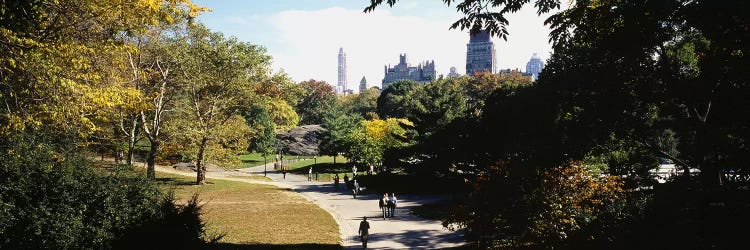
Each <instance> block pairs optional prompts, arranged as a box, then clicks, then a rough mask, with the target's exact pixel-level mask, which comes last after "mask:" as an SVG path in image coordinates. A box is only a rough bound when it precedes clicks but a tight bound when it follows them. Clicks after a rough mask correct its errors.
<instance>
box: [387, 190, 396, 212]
mask: <svg viewBox="0 0 750 250" xmlns="http://www.w3.org/2000/svg"><path fill="white" fill-rule="evenodd" d="M397 206H398V199H396V193H391V199H390V200H388V208H390V209H391V212H390V215H391V218H393V216H394V215H396V207H397Z"/></svg>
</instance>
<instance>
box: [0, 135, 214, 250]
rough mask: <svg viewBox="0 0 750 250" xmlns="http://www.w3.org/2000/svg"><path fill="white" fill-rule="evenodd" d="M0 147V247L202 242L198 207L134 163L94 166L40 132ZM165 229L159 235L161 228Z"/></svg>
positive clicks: (161, 244) (97, 247) (150, 245)
mask: <svg viewBox="0 0 750 250" xmlns="http://www.w3.org/2000/svg"><path fill="white" fill-rule="evenodd" d="M24 136H25V137H21V136H19V137H15V138H14V139H16V143H15V144H14V145H11V147H10V148H8V147H3V148H2V151H0V160H2V162H3V168H0V208H1V209H0V216H1V217H0V223H1V224H0V248H3V249H103V248H105V249H106V248H124V249H125V248H131V247H148V248H150V247H160V246H161V247H174V246H184V247H191V248H195V247H201V246H202V245H204V243H205V235H204V233H203V224H202V223H201V221H200V218H199V214H200V208H199V207H197V206H196V202H195V201H192V202H190V203H188V205H185V206H182V205H176V204H175V201H174V199H173V198H172V197H171V196H164V195H163V194H162V193H161V192H159V190H158V189H157V187H156V186H155V185H154V183H153V182H151V181H149V180H147V179H146V178H144V177H143V176H142V175H141V174H138V173H136V172H134V170H133V169H131V168H127V167H121V166H115V167H114V168H112V169H102V170H101V171H96V172H95V171H94V170H93V169H92V166H91V165H90V164H89V163H88V161H86V160H85V159H83V158H82V157H81V156H79V155H75V154H70V153H56V152H55V151H56V150H55V149H54V147H53V146H52V145H50V144H48V143H49V139H47V138H43V136H44V135H42V134H28V133H27V134H25V135H24ZM164 233H166V234H164Z"/></svg>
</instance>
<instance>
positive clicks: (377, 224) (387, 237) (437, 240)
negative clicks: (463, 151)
mask: <svg viewBox="0 0 750 250" xmlns="http://www.w3.org/2000/svg"><path fill="white" fill-rule="evenodd" d="M266 167H267V169H269V171H268V177H269V178H271V179H272V180H273V181H270V182H268V181H258V180H249V179H241V178H232V176H247V174H255V175H263V165H261V166H257V167H252V168H245V169H240V170H239V172H236V171H227V172H208V173H206V177H208V178H215V179H225V180H236V181H242V182H249V183H258V184H270V185H275V186H278V187H282V188H289V189H291V190H294V191H296V192H298V193H300V194H301V195H302V196H303V197H305V198H307V199H308V200H310V201H312V202H314V203H315V204H317V205H318V206H320V207H321V208H323V209H325V210H326V211H328V212H329V213H330V214H331V215H332V216H333V218H334V219H335V220H336V223H338V225H339V231H340V235H341V241H342V244H343V246H344V248H347V249H358V248H361V246H362V244H361V243H360V241H359V236H358V233H357V231H358V229H359V222H360V221H362V216H367V218H368V219H367V221H368V222H370V241H369V243H368V249H404V248H409V249H414V248H429V249H435V248H448V247H457V246H461V245H463V244H464V243H463V242H464V241H463V239H462V237H461V234H460V233H458V232H453V231H450V230H447V229H445V228H443V226H442V225H441V223H440V221H435V220H426V219H423V218H420V217H417V216H414V215H411V214H410V213H409V211H410V210H411V208H413V207H416V206H419V205H421V204H425V203H429V202H435V201H437V200H440V199H443V198H444V197H441V196H434V195H419V196H416V195H398V194H396V196H397V197H398V199H399V207H398V208H397V209H396V216H395V217H394V218H388V219H387V220H383V217H382V213H381V212H380V209H379V208H378V199H379V198H381V197H382V194H381V195H376V194H369V195H358V196H357V199H354V198H353V197H352V195H351V191H348V190H346V189H345V188H344V184H343V180H342V183H341V184H340V185H341V189H340V191H334V189H333V183H332V182H316V181H312V182H309V181H307V176H302V175H294V174H287V175H286V179H284V178H283V176H282V174H281V173H280V172H277V171H273V164H272V163H271V164H268V165H267V166H266ZM156 170H157V171H159V172H169V173H175V174H184V175H188V174H190V175H192V176H194V175H195V173H194V172H183V171H179V170H174V169H172V168H169V167H157V169H156Z"/></svg>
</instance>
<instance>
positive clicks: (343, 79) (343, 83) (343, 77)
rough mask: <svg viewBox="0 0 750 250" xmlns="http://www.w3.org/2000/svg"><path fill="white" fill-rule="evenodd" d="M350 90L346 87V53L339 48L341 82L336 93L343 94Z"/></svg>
mask: <svg viewBox="0 0 750 250" xmlns="http://www.w3.org/2000/svg"><path fill="white" fill-rule="evenodd" d="M347 90H348V88H347V86H346V53H344V48H339V82H338V84H337V85H336V93H338V94H343V93H346V91H347Z"/></svg>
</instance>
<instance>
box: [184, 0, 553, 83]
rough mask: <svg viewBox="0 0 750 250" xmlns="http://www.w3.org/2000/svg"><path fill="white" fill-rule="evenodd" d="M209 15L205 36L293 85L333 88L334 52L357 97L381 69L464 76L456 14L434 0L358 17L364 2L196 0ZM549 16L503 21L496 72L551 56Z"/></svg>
mask: <svg viewBox="0 0 750 250" xmlns="http://www.w3.org/2000/svg"><path fill="white" fill-rule="evenodd" d="M194 2H195V3H197V4H198V5H201V6H205V7H208V8H209V9H211V10H212V11H211V12H208V13H204V14H202V15H201V16H199V17H198V19H199V20H200V21H201V22H202V23H204V24H205V25H206V26H208V27H209V28H210V29H211V30H214V31H218V32H222V33H224V34H225V35H227V36H234V37H237V38H238V39H240V40H241V41H244V42H250V43H253V44H259V45H262V46H264V47H265V48H266V49H267V53H268V54H269V55H271V56H272V57H273V66H272V67H273V69H274V71H280V70H283V71H284V72H286V73H287V74H288V75H289V76H290V77H291V78H292V79H293V80H295V81H297V82H299V81H304V80H308V79H315V80H323V81H326V82H328V83H329V84H331V85H336V83H337V81H338V72H337V70H338V51H339V48H343V49H344V52H345V53H346V55H347V78H348V79H347V82H348V88H349V89H353V90H354V91H355V92H356V91H357V89H358V88H359V82H360V80H361V79H362V77H363V76H365V77H366V78H367V82H368V87H372V86H380V83H381V81H382V79H383V76H384V66H385V65H395V64H398V60H399V54H402V53H406V54H407V55H408V58H409V63H410V64H412V65H414V66H415V65H417V64H419V63H420V62H423V61H427V60H430V61H431V60H434V61H435V67H436V70H437V74H438V75H441V74H442V75H447V74H448V72H449V70H450V67H456V69H457V72H458V73H460V74H464V73H465V71H466V70H465V68H466V44H467V43H468V41H469V33H468V31H467V30H466V31H462V30H458V29H455V30H451V29H449V28H450V25H451V24H452V23H453V22H454V21H456V20H458V19H459V18H460V17H461V14H460V13H458V12H457V11H456V9H455V6H450V7H448V6H446V5H445V4H443V2H442V1H440V0H401V1H400V2H398V3H397V4H396V5H395V6H394V7H393V8H390V7H389V6H388V5H382V6H379V7H378V9H376V10H375V11H374V12H370V13H363V12H362V10H363V9H364V8H365V7H366V6H368V5H369V0H268V1H266V0H253V1H242V0H195V1H194ZM547 16H548V15H543V16H541V17H540V16H538V15H537V14H536V12H535V9H534V8H533V6H532V5H528V6H525V7H524V8H523V9H522V10H521V11H519V12H517V13H514V14H512V15H510V16H508V19H509V22H510V26H509V27H508V31H509V33H510V35H509V36H508V40H507V41H504V40H502V39H499V38H493V42H494V43H495V50H496V54H495V56H496V59H497V62H498V64H499V66H498V69H508V68H510V69H520V70H522V71H525V68H526V62H528V61H529V59H530V58H531V56H532V54H533V53H537V54H538V55H539V57H541V58H542V60H547V59H548V58H549V56H550V54H551V52H552V49H551V44H550V43H549V27H547V26H544V20H545V19H546V18H547Z"/></svg>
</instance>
